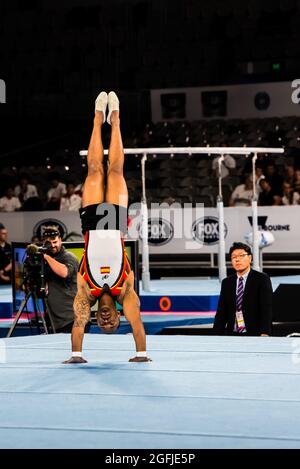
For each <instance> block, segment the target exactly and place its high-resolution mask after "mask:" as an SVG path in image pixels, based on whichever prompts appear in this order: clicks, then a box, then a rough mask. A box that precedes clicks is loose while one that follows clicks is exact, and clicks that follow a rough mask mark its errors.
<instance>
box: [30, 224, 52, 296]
mask: <svg viewBox="0 0 300 469" xmlns="http://www.w3.org/2000/svg"><path fill="white" fill-rule="evenodd" d="M57 236H60V233H59V231H58V229H57V228H55V227H49V228H45V230H44V232H43V239H44V240H45V241H44V243H43V245H42V246H37V245H36V244H29V245H28V246H27V248H26V257H25V260H24V271H23V279H24V286H25V289H26V290H27V291H30V292H32V293H35V294H36V295H37V296H39V297H41V298H43V297H45V296H47V291H46V283H45V274H44V273H45V260H44V254H51V243H50V241H49V238H50V239H55V238H56V237H57Z"/></svg>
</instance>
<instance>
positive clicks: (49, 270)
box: [42, 226, 78, 333]
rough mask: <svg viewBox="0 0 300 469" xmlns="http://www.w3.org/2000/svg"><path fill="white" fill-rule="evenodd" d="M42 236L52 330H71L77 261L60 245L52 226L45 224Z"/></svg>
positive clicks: (57, 232) (58, 234) (54, 228)
mask: <svg viewBox="0 0 300 469" xmlns="http://www.w3.org/2000/svg"><path fill="white" fill-rule="evenodd" d="M42 239H43V244H44V246H47V248H48V252H49V254H46V253H45V254H44V259H45V261H46V266H45V280H46V282H47V284H48V297H47V306H48V308H49V313H50V314H51V318H52V321H53V325H54V327H55V332H57V333H59V332H71V331H72V326H73V322H74V311H73V302H74V298H75V295H76V292H77V270H78V261H77V258H76V257H75V256H74V254H72V253H70V252H68V251H67V250H66V249H65V248H64V246H62V239H61V236H60V233H59V231H58V229H57V227H56V226H48V227H46V228H45V230H44V233H43V238H42Z"/></svg>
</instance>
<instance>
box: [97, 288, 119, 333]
mask: <svg viewBox="0 0 300 469" xmlns="http://www.w3.org/2000/svg"><path fill="white" fill-rule="evenodd" d="M97 324H98V326H99V327H100V329H101V330H102V332H104V333H105V334H113V333H114V332H116V330H117V329H118V328H119V327H120V313H119V311H118V310H117V308H116V303H115V300H114V299H113V297H112V295H111V293H110V289H109V287H108V286H107V285H104V287H103V292H102V295H101V296H100V298H99V301H98V311H97Z"/></svg>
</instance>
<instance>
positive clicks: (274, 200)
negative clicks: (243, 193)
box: [258, 177, 281, 206]
mask: <svg viewBox="0 0 300 469" xmlns="http://www.w3.org/2000/svg"><path fill="white" fill-rule="evenodd" d="M260 187H261V189H262V190H261V193H260V194H259V197H258V205H264V206H271V205H280V204H281V196H280V195H278V193H276V192H275V191H274V189H273V187H272V186H271V182H270V180H269V178H267V177H266V178H265V179H261V181H260Z"/></svg>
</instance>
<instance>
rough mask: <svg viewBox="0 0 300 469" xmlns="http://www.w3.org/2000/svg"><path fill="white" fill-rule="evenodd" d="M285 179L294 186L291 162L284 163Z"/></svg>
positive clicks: (293, 168) (293, 171) (293, 169)
mask: <svg viewBox="0 0 300 469" xmlns="http://www.w3.org/2000/svg"><path fill="white" fill-rule="evenodd" d="M285 181H286V182H288V183H290V184H291V186H292V187H293V186H294V183H295V167H294V165H293V164H292V163H289V164H287V165H286V176H285Z"/></svg>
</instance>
